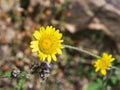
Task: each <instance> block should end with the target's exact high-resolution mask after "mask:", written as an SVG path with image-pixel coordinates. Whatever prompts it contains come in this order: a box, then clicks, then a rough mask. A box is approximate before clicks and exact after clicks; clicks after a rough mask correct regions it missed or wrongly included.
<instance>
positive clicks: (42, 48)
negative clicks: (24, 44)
mask: <svg viewBox="0 0 120 90" xmlns="http://www.w3.org/2000/svg"><path fill="white" fill-rule="evenodd" d="M33 36H34V38H35V40H34V41H31V43H30V44H31V45H30V47H31V48H32V52H38V56H39V57H40V60H42V61H45V59H47V61H48V62H49V63H50V62H51V59H53V60H54V61H56V60H57V59H56V56H55V55H56V54H62V51H61V49H62V48H64V46H63V45H62V44H61V43H62V42H63V40H62V39H61V38H62V34H61V33H60V32H59V30H55V28H54V27H52V26H47V27H46V28H45V27H41V28H40V30H39V31H38V30H36V31H35V32H34V34H33Z"/></svg>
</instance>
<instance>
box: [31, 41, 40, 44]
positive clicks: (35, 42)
mask: <svg viewBox="0 0 120 90" xmlns="http://www.w3.org/2000/svg"><path fill="white" fill-rule="evenodd" d="M30 44H38V41H36V40H35V41H31V42H30Z"/></svg>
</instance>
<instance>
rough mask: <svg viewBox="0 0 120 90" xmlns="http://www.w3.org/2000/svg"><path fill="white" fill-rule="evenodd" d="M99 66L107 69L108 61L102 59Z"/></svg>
mask: <svg viewBox="0 0 120 90" xmlns="http://www.w3.org/2000/svg"><path fill="white" fill-rule="evenodd" d="M99 66H100V67H101V68H103V69H106V68H107V63H106V62H105V61H104V60H101V61H100V63H99Z"/></svg>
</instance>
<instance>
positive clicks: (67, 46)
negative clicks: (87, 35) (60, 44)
mask: <svg viewBox="0 0 120 90" xmlns="http://www.w3.org/2000/svg"><path fill="white" fill-rule="evenodd" d="M64 47H65V48H70V49H74V50H77V51H80V52H83V53H85V54H88V55H90V56H93V57H95V58H101V57H100V56H98V55H95V54H93V53H91V52H88V51H86V50H83V49H80V48H77V47H74V46H70V45H64Z"/></svg>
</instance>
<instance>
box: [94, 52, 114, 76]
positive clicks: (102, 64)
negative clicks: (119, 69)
mask: <svg viewBox="0 0 120 90" xmlns="http://www.w3.org/2000/svg"><path fill="white" fill-rule="evenodd" d="M114 60H115V58H113V57H112V55H111V54H110V55H108V54H107V53H103V55H102V57H101V58H98V59H97V61H96V62H95V64H94V67H95V68H96V69H95V72H98V71H100V73H101V74H102V75H106V74H107V72H106V70H107V69H108V68H109V67H111V66H112V64H111V62H113V61H114Z"/></svg>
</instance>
